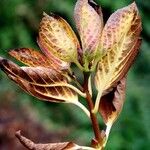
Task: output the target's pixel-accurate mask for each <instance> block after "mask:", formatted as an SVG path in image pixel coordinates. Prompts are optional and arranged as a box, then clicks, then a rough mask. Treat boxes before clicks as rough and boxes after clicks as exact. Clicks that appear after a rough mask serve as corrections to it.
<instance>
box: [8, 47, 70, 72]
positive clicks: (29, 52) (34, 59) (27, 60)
mask: <svg viewBox="0 0 150 150" xmlns="http://www.w3.org/2000/svg"><path fill="white" fill-rule="evenodd" d="M9 54H10V55H11V56H12V57H14V58H16V59H17V60H19V61H21V62H22V63H24V64H25V65H27V66H30V67H38V66H42V67H47V68H53V69H55V70H57V71H61V70H65V69H67V68H68V67H69V65H68V64H67V63H65V62H62V61H61V60H59V59H57V58H56V57H50V58H47V57H46V56H45V55H44V54H42V53H40V52H38V51H36V50H33V49H29V48H20V49H14V50H11V51H10V52H9Z"/></svg>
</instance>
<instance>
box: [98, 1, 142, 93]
mask: <svg viewBox="0 0 150 150" xmlns="http://www.w3.org/2000/svg"><path fill="white" fill-rule="evenodd" d="M140 33H141V19H140V16H139V13H138V10H137V7H136V4H135V3H133V4H131V5H129V6H127V7H125V8H122V9H119V10H117V11H116V12H115V13H114V14H112V15H111V16H110V18H109V19H108V21H107V23H106V25H105V27H104V30H103V32H102V37H101V49H102V50H103V51H105V55H104V56H103V57H102V58H101V60H100V61H99V64H98V68H97V73H96V78H95V83H96V87H97V90H98V91H101V92H102V93H103V92H104V91H106V90H108V89H109V88H110V87H113V86H115V84H116V83H117V82H118V81H119V80H120V79H122V78H123V77H124V76H125V74H126V73H127V72H128V70H129V68H130V66H131V65H132V63H133V61H134V59H135V57H136V55H137V54H138V49H139V47H140V44H141V39H140V38H139V36H140Z"/></svg>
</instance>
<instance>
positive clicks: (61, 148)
mask: <svg viewBox="0 0 150 150" xmlns="http://www.w3.org/2000/svg"><path fill="white" fill-rule="evenodd" d="M16 137H17V138H18V139H19V141H20V142H21V143H22V144H23V145H24V146H25V147H26V148H28V149H30V150H31V149H35V150H95V149H94V148H91V147H85V146H79V145H77V144H75V143H73V142H64V143H49V144H36V143H34V142H32V141H31V140H30V139H27V138H26V137H24V136H22V135H21V133H20V131H18V132H16Z"/></svg>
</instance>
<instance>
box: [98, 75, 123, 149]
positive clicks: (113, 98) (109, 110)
mask: <svg viewBox="0 0 150 150" xmlns="http://www.w3.org/2000/svg"><path fill="white" fill-rule="evenodd" d="M125 90H126V77H124V78H123V79H121V80H120V81H119V83H118V84H117V86H116V87H115V88H113V90H112V91H111V92H110V93H108V94H106V95H104V96H103V97H102V98H101V100H100V105H99V112H100V114H101V116H102V118H103V120H104V122H105V124H106V131H105V133H106V139H105V142H104V147H105V145H106V143H107V140H108V137H109V133H110V130H111V127H112V125H113V123H114V122H115V121H116V120H117V118H118V116H119V114H120V113H121V111H122V107H123V104H124V101H125Z"/></svg>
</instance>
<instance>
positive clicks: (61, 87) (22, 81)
mask: <svg viewBox="0 0 150 150" xmlns="http://www.w3.org/2000/svg"><path fill="white" fill-rule="evenodd" d="M0 68H1V69H2V70H3V71H4V72H5V73H6V74H7V75H8V77H9V78H11V79H12V80H13V81H15V82H16V83H17V84H18V85H19V86H21V87H22V88H23V89H24V90H25V91H26V92H28V93H29V94H31V95H33V96H35V97H37V98H39V99H43V100H47V101H51V102H68V103H76V102H77V101H78V96H77V94H76V92H75V91H74V90H72V89H71V88H70V87H72V86H71V85H70V86H69V84H68V83H67V82H68V81H67V78H66V76H64V74H62V73H60V72H57V71H56V70H54V69H50V68H45V67H19V66H18V65H16V64H14V63H13V62H11V61H8V60H6V59H3V58H1V59H0ZM67 86H69V87H67Z"/></svg>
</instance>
